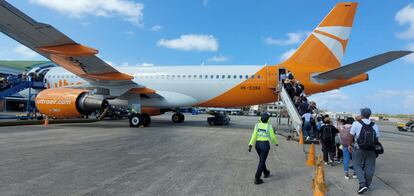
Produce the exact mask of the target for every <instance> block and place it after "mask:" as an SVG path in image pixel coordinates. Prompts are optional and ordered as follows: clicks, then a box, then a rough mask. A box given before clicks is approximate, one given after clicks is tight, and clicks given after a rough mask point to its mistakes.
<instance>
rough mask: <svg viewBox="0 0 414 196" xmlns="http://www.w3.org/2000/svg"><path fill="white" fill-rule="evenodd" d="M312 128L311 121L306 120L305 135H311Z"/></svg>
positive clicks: (304, 125)
mask: <svg viewBox="0 0 414 196" xmlns="http://www.w3.org/2000/svg"><path fill="white" fill-rule="evenodd" d="M311 129H312V125H311V123H310V121H305V122H304V124H303V136H305V137H308V136H309V137H310V136H311V135H310V131H311Z"/></svg>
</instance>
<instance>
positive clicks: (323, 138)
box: [319, 117, 338, 166]
mask: <svg viewBox="0 0 414 196" xmlns="http://www.w3.org/2000/svg"><path fill="white" fill-rule="evenodd" d="M323 123H324V125H323V126H322V127H321V130H320V136H319V138H320V143H321V144H322V152H323V160H324V162H325V165H327V164H328V163H329V164H330V165H331V166H334V165H335V164H334V162H333V160H334V156H335V135H336V134H337V133H338V129H336V128H335V127H334V126H333V125H332V123H331V120H330V118H329V117H325V119H324V122H323ZM328 156H329V157H328Z"/></svg>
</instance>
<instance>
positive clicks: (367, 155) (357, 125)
mask: <svg viewBox="0 0 414 196" xmlns="http://www.w3.org/2000/svg"><path fill="white" fill-rule="evenodd" d="M370 116H371V109H369V108H362V109H361V118H362V119H361V120H358V121H355V122H354V123H352V127H351V131H350V133H351V135H353V136H354V145H353V148H354V149H353V153H352V162H353V165H354V169H355V172H356V174H357V177H358V181H359V188H358V194H363V193H364V192H365V191H367V190H368V189H369V186H370V185H371V182H372V178H373V176H374V172H375V159H376V153H375V145H376V144H378V143H379V139H378V138H379V137H380V132H379V128H378V125H376V124H375V123H374V122H372V121H371V120H370V119H369V117H370ZM350 151H351V152H352V147H350Z"/></svg>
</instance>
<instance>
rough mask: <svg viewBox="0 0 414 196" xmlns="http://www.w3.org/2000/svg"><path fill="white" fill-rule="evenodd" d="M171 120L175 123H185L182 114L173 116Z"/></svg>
mask: <svg viewBox="0 0 414 196" xmlns="http://www.w3.org/2000/svg"><path fill="white" fill-rule="evenodd" d="M171 120H172V121H173V122H175V123H182V122H184V115H183V114H181V113H175V114H173V115H172V117H171Z"/></svg>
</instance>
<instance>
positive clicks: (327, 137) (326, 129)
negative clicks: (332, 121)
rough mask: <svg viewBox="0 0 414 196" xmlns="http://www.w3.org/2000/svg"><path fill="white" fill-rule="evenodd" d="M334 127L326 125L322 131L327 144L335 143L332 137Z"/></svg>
mask: <svg viewBox="0 0 414 196" xmlns="http://www.w3.org/2000/svg"><path fill="white" fill-rule="evenodd" d="M332 135H333V134H332V126H330V125H325V126H324V127H323V129H322V140H323V141H326V142H330V141H333V140H334V138H333V137H332Z"/></svg>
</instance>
